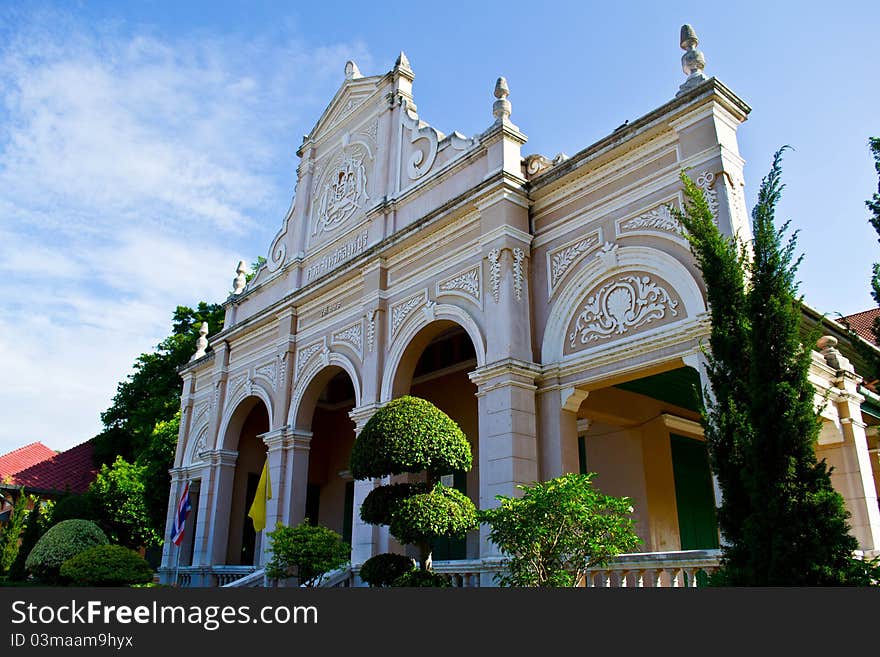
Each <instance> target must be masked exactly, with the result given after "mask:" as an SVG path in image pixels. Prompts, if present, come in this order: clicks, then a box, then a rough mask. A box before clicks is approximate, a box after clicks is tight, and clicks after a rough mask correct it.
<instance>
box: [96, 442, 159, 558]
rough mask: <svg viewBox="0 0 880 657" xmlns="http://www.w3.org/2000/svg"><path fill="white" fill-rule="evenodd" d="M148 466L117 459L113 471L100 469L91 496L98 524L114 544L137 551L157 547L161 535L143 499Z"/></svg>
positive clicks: (110, 468)
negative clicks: (141, 548)
mask: <svg viewBox="0 0 880 657" xmlns="http://www.w3.org/2000/svg"><path fill="white" fill-rule="evenodd" d="M144 469H145V466H143V465H138V464H136V463H129V462H128V461H126V460H125V459H123V458H122V457H121V456H117V457H116V461H115V462H114V463H113V466H112V467H108V466H106V465H102V466H101V470H100V472H98V476H97V477H96V478H95V481H93V482H92V484H91V486H89V492H88V495H89V497H90V498H91V499H92V503H93V504H94V508H95V509H96V510H97V512H98V518H99V519H100V520H99V524H100V525H102V526H103V528H104V530H105V531H106V532H107V533H108V534H109V535H110V537H111V538H112V539H113V542H114V543H119V544H121V545H124V546H126V547H130V548H137V547H140V546H143V545H157V544H159V543H160V541H161V536H162V534H161V533H160V532H157V531H156V530H155V529H153V528H152V527H151V525H150V519H149V512H148V510H147V505H146V502H145V496H144V480H143V475H144Z"/></svg>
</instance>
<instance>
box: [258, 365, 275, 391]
mask: <svg viewBox="0 0 880 657" xmlns="http://www.w3.org/2000/svg"><path fill="white" fill-rule="evenodd" d="M254 375H255V376H262V377H263V378H264V379H266V380H267V381H269V383H271V384H272V389H273V390H274V389H275V386H276V384H277V378H276V377H277V376H278V365H277V363H276V362H275V360H272V361H270V362H268V363H265V364H264V365H260V366H259V367H258V368H257V369H255V370H254Z"/></svg>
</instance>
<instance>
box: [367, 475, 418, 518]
mask: <svg viewBox="0 0 880 657" xmlns="http://www.w3.org/2000/svg"><path fill="white" fill-rule="evenodd" d="M426 492H428V487H427V486H426V485H425V484H420V483H412V484H389V485H387V486H379V487H378V488H374V489H373V490H371V491H370V492H369V493H368V494H367V496H366V497H365V498H364V501H363V504H361V520H363V521H364V522H365V523H367V524H369V525H390V524H391V513H392V511H394V508H395V507H396V506H397V503H398V502H399V501H400V500H403V499H406V498H407V497H409V496H410V495H418V494H419V493H426Z"/></svg>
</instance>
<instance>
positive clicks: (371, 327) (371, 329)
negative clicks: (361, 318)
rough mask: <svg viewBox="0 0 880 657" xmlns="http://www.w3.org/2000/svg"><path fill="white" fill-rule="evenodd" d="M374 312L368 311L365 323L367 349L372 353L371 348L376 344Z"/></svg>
mask: <svg viewBox="0 0 880 657" xmlns="http://www.w3.org/2000/svg"><path fill="white" fill-rule="evenodd" d="M376 312H377V311H376V310H372V311H370V318H369V320H368V321H367V349H368V350H369V351H370V353H373V346H374V344H375V342H376Z"/></svg>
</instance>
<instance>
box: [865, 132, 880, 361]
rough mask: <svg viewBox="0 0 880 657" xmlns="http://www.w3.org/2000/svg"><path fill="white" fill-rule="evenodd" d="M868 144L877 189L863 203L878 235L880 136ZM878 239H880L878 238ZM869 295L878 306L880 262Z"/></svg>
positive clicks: (879, 329) (879, 326)
mask: <svg viewBox="0 0 880 657" xmlns="http://www.w3.org/2000/svg"><path fill="white" fill-rule="evenodd" d="M868 146H869V147H870V148H871V153H872V154H873V155H874V170H875V171H876V172H877V178H878V182H877V191H876V192H875V193H874V195H873V196H872V197H871V199H870V200H867V201H865V205H866V206H868V209H869V210H870V211H871V218H870V219H868V221H869V222H870V224H871V226H873V227H874V230H875V231H876V232H877V235H878V236H880V137H871V138H870V139H869V140H868ZM878 241H880V239H878ZM871 296H873V297H874V303H876V304H877V305H878V306H880V263H874V274H873V276H872V277H871ZM872 328H873V332H874V339H875V341H876V342H877V343H878V344H880V317H876V318H875V319H874V326H873V327H872Z"/></svg>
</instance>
